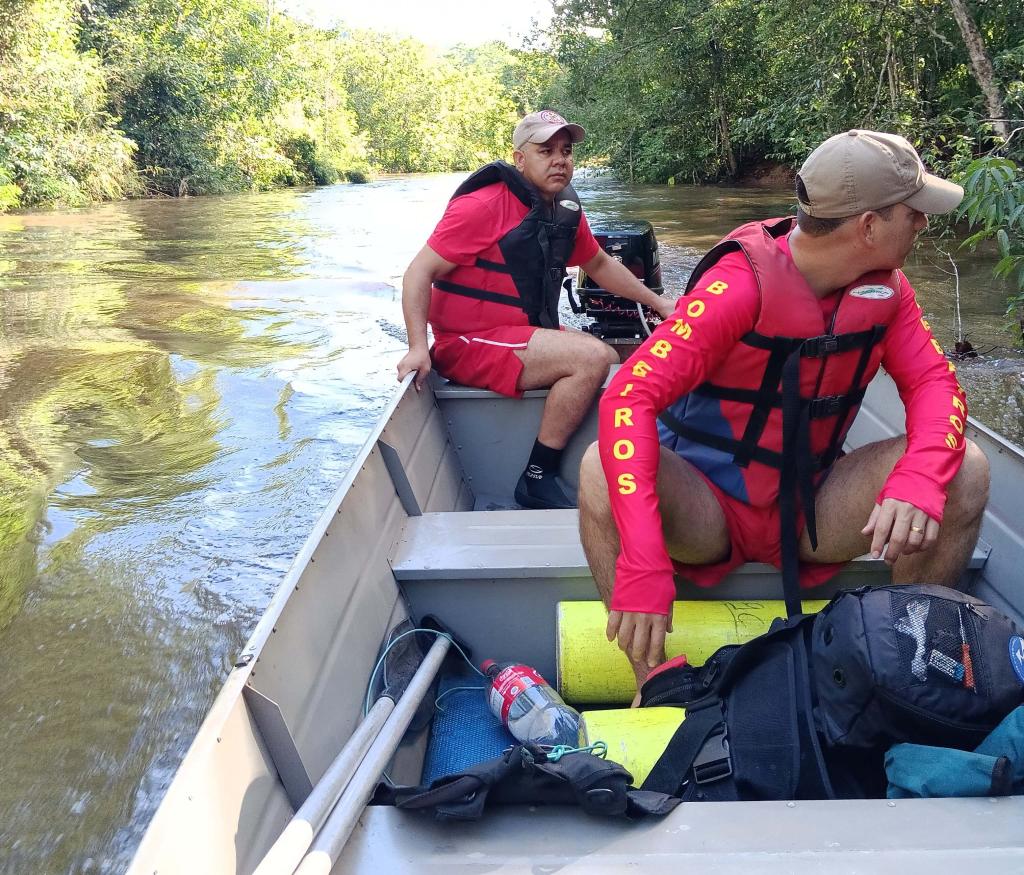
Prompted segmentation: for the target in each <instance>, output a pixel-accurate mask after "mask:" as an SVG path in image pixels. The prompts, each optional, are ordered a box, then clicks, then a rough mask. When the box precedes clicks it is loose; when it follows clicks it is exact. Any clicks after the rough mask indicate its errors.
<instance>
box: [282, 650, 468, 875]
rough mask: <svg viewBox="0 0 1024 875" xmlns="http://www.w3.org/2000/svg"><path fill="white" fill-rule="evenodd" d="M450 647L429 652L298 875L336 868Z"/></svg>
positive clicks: (318, 874)
mask: <svg viewBox="0 0 1024 875" xmlns="http://www.w3.org/2000/svg"><path fill="white" fill-rule="evenodd" d="M450 646H451V640H450V639H448V638H444V637H440V636H439V637H438V638H437V640H436V641H435V642H434V644H433V646H432V647H431V648H430V650H429V651H428V652H427V655H426V657H424V659H423V662H422V663H421V664H420V667H419V668H418V669H417V670H416V674H415V675H413V679H412V680H411V681H410V682H409V686H408V687H407V688H406V690H405V692H404V693H403V694H402V698H401V699H399V700H398V705H396V706H395V710H394V713H393V714H392V715H391V717H390V719H389V720H388V721H387V723H385V724H384V726H383V727H382V729H381V731H380V734H379V735H378V736H377V740H376V741H375V742H374V743H373V745H371V747H370V749H369V750H368V751H367V752H366V756H365V757H364V758H363V761H362V762H361V763H360V764H359V768H357V769H356V773H355V774H354V775H353V776H352V780H351V781H349V784H348V786H347V787H346V788H345V792H344V793H342V795H341V798H340V799H339V800H338V804H337V805H335V806H334V810H333V811H332V812H331V813H330V816H329V817H328V818H327V822H326V823H325V824H324V825H323V828H322V829H321V830H320V833H319V834H318V835H317V837H316V840H315V841H314V842H313V846H312V847H311V848H310V851H309V853H308V854H307V855H306V857H305V859H304V860H303V861H302V863H301V865H300V866H299V868H298V869H297V870H296V871H295V875H329V873H330V871H331V869H332V868H334V864H335V862H336V861H337V859H338V856H339V854H340V853H341V849H342V848H344V847H345V842H347V841H348V837H349V836H350V835H351V834H352V830H353V829H354V828H355V825H356V821H358V820H359V816H360V815H361V814H362V812H363V809H364V808H365V807H366V803H367V802H368V801H369V799H370V794H371V793H372V792H373V788H374V787H375V786H376V784H377V781H378V780H379V779H380V775H381V772H383V771H384V769H385V768H386V767H387V764H388V763H389V762H390V760H391V758H392V757H393V756H394V755H395V751H396V750H397V748H398V745H399V743H400V742H401V740H402V736H404V735H405V730H406V729H408V728H409V724H410V723H411V722H412V718H413V717H414V716H415V714H416V710H417V708H419V705H420V702H421V701H423V697H424V696H425V695H426V693H427V690H428V689H430V684H431V682H432V681H433V680H434V676H435V675H436V674H437V671H438V669H439V668H440V667H441V662H442V661H443V660H444V657H445V654H447V652H448V648H449V647H450Z"/></svg>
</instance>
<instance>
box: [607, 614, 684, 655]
mask: <svg viewBox="0 0 1024 875" xmlns="http://www.w3.org/2000/svg"><path fill="white" fill-rule="evenodd" d="M671 631H672V616H671V614H669V615H666V614H644V613H641V612H639V611H609V612H608V628H607V629H606V630H605V634H606V635H607V636H608V640H609V641H614V640H615V639H616V638H618V639H619V647H620V648H621V649H622V650H623V652H624V653H625V654H626V656H628V657H629V658H630V661H631V662H632V663H633V664H634V666H636V665H637V664H646V666H647V667H648V669H651V668H654V667H655V666H658V665H661V663H663V662H664V661H665V635H666V634H668V633H669V632H671Z"/></svg>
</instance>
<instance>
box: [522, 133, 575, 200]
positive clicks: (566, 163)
mask: <svg viewBox="0 0 1024 875" xmlns="http://www.w3.org/2000/svg"><path fill="white" fill-rule="evenodd" d="M512 157H513V158H514V159H515V162H516V169H517V170H518V171H519V172H520V173H522V174H523V176H525V177H526V178H527V179H528V180H529V181H530V182H532V183H533V185H534V186H535V187H536V188H537V189H538V191H540V193H541V194H542V195H543V196H544V197H545V198H547V199H548V200H551V199H552V198H554V196H555V195H556V194H558V192H560V191H561V190H562V189H563V188H565V187H566V186H567V185H568V184H569V180H570V179H572V166H573V165H572V140H571V139H570V137H569V132H568V131H559V132H558V133H557V134H555V135H554V136H553V137H552V138H551V139H550V140H548V141H547V142H546V143H524V144H523V148H522V149H516V151H515V152H513V153H512Z"/></svg>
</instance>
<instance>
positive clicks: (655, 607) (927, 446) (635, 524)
mask: <svg viewBox="0 0 1024 875" xmlns="http://www.w3.org/2000/svg"><path fill="white" fill-rule="evenodd" d="M777 242H778V244H779V246H780V247H781V248H783V251H785V252H786V253H787V254H789V243H788V240H787V239H786V238H780V239H779V241H777ZM899 280H900V287H899V294H900V300H899V308H898V311H897V314H896V316H895V318H894V319H893V322H892V324H891V325H890V326H889V328H888V330H887V332H886V334H885V336H884V338H883V340H882V341H881V343H882V344H883V350H882V362H881V363H882V366H883V367H884V368H885V369H886V371H888V372H889V374H890V375H891V376H892V377H893V379H894V380H895V382H896V386H897V388H898V389H899V393H900V397H901V399H902V400H903V403H904V405H905V407H906V430H907V451H906V453H905V454H904V456H903V457H902V458H901V459H900V461H899V462H898V463H897V464H896V466H895V467H894V468H893V471H892V473H891V474H890V475H889V477H888V478H887V480H886V482H885V484H884V486H883V488H882V491H881V492H880V493H879V495H878V501H879V502H881V501H882V500H883V499H885V498H894V499H899V500H902V501H907V502H910V503H911V504H913V505H914V506H916V507H918V508H920V509H921V510H923V511H924V512H925V513H926V514H928V516H930V517H932V518H933V519H935V520H936V521H941V519H942V511H943V507H944V505H945V501H946V488H947V487H948V485H949V482H950V481H951V480H952V479H953V476H954V475H955V474H956V472H957V470H958V469H959V467H960V463H961V461H962V459H963V448H964V437H963V431H964V428H965V426H966V422H967V408H966V401H965V397H964V392H963V389H962V388H961V387H960V386H959V384H958V382H957V379H956V374H955V369H954V367H953V365H952V364H951V363H950V362H948V361H947V359H946V357H945V355H944V354H943V352H942V349H941V347H940V346H939V345H938V343H937V342H936V341H935V339H934V338H933V337H932V333H931V330H930V329H929V327H928V325H927V323H926V322H925V321H924V319H923V318H922V316H921V308H920V307H919V306H918V304H917V300H916V298H915V296H914V290H913V288H911V286H910V283H909V282H908V281H907V279H906V277H905V276H904V275H903V273H902V272H900V273H899ZM722 284H727V287H728V294H721V292H720V291H718V290H720V289H721V288H723V287H724V286H723V285H722ZM709 287H710V289H711V291H709V290H708V289H709ZM696 299H699V300H701V301H702V302H703V304H704V306H703V307H699V306H694V305H693V303H692V302H693V301H694V300H696ZM838 299H839V295H831V296H829V297H827V298H825V299H823V300H822V301H821V302H820V303H821V306H822V309H823V311H824V312H825V313H826V316H828V315H830V314H831V312H832V311H833V310H834V309H835V307H836V306H837V304H838ZM760 304H761V301H760V294H759V292H758V289H757V284H756V280H755V278H754V275H753V272H752V270H751V268H750V266H749V264H748V263H747V261H746V259H745V258H744V256H743V255H742V254H740V253H738V252H737V253H729V254H727V255H726V256H724V257H723V258H722V259H721V260H719V262H718V263H717V264H716V265H714V266H713V267H711V268H710V269H709V270H708V271H707V272H706V273H705V274H704V275H703V276H702V277H701V279H700V282H699V283H698V285H697V287H696V288H695V289H693V291H692V292H691V293H690V294H689V295H687V296H685V297H683V298H681V299H680V302H679V305H678V306H677V308H676V314H675V316H679V317H682V318H684V319H687V320H688V322H689V324H690V325H691V327H692V332H691V333H690V334H689V336H688V342H687V343H685V344H680V343H675V344H673V347H672V352H671V354H670V356H669V357H667V358H661V359H659V358H658V357H656V356H652V355H651V350H652V347H654V346H655V344H657V343H658V341H659V340H671V339H673V338H675V335H674V334H673V333H672V328H673V325H674V318H675V317H673V318H670V319H668V320H666V321H665V322H663V323H662V324H661V325H660V326H658V328H657V329H656V330H655V332H654V334H653V335H652V336H651V337H650V338H649V339H648V340H647V341H646V342H645V343H644V344H643V345H642V346H641V347H640V349H639V350H637V352H636V353H634V355H633V356H632V357H631V358H630V360H629V361H627V362H626V363H625V364H624V365H623V366H622V367H621V368H620V369H619V371H618V372H617V373H616V375H615V376H614V377H613V378H612V381H611V383H610V384H609V386H608V388H607V390H606V391H605V393H604V396H603V397H602V399H601V404H600V413H599V426H598V428H599V448H600V453H601V461H602V464H603V466H604V470H605V476H606V478H607V481H608V490H609V496H610V499H611V507H612V513H613V515H614V517H615V522H616V525H617V527H618V531H619V535H620V540H621V544H622V548H621V552H620V554H619V558H618V562H617V564H616V575H615V588H614V591H613V596H612V602H611V607H612V608H613V609H614V610H620V611H643V612H647V613H662V614H665V613H668V611H669V609H670V607H671V603H672V600H673V598H674V597H675V580H674V573H673V567H672V561H671V559H670V558H669V555H668V551H667V549H666V546H665V540H664V536H663V534H662V528H661V516H660V514H659V511H658V497H657V494H656V492H655V481H656V478H657V471H658V458H659V449H660V442H659V439H658V430H657V424H656V419H657V416H658V414H659V413H660V412H661V411H662V410H664V409H665V408H666V407H668V406H669V405H670V404H671V403H672V402H674V401H675V400H676V399H677V398H679V397H681V396H682V395H685V394H686V393H688V392H690V391H691V390H692V389H694V388H696V387H697V386H698V385H700V384H701V383H703V382H704V381H705V380H708V379H709V378H711V376H712V375H713V374H714V372H715V369H716V366H717V365H718V363H719V362H720V361H722V360H723V359H724V358H725V356H727V355H728V354H729V351H730V350H731V349H732V347H734V346H735V345H736V343H737V342H738V341H739V340H740V338H741V337H743V335H744V334H746V333H747V332H748V331H751V330H753V329H754V325H755V323H756V322H757V318H758V313H759V309H760ZM687 308H690V309H689V311H688V312H689V314H692V313H693V312H696V311H697V310H699V311H700V316H699V319H694V318H692V316H690V315H688V312H687ZM642 362H643V363H648V365H649V363H650V362H656V365H655V366H654V367H650V366H641V363H642ZM623 392H626V393H628V396H629V402H630V403H629V407H630V410H631V415H630V421H629V422H628V423H623V422H622V421H621V419H620V420H619V421H617V420H616V414H615V411H616V409H617V408H619V407H620V406H621V402H620V400H619V399H620V397H621V396H622V394H623ZM624 425H626V428H627V429H628V435H627V433H626V431H624V428H623V426H624ZM627 436H628V440H629V441H630V442H631V443H632V445H633V451H632V454H631V456H630V457H629V458H628V460H625V459H621V458H618V457H617V455H616V453H615V451H614V447H615V445H616V441H620V440H621V439H623V438H625V437H627Z"/></svg>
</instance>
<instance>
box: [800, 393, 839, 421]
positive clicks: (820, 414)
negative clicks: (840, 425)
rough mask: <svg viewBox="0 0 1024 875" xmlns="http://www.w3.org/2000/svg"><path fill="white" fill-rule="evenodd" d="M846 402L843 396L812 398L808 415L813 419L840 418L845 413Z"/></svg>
mask: <svg viewBox="0 0 1024 875" xmlns="http://www.w3.org/2000/svg"><path fill="white" fill-rule="evenodd" d="M845 400H846V399H845V397H844V396H843V395H824V396H822V397H821V398H812V399H811V402H810V404H808V405H807V406H808V411H807V414H808V416H810V418H811V419H824V418H825V417H827V416H838V415H839V414H840V413H842V412H843V408H844V406H845V405H844V403H843V402H844V401H845Z"/></svg>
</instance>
